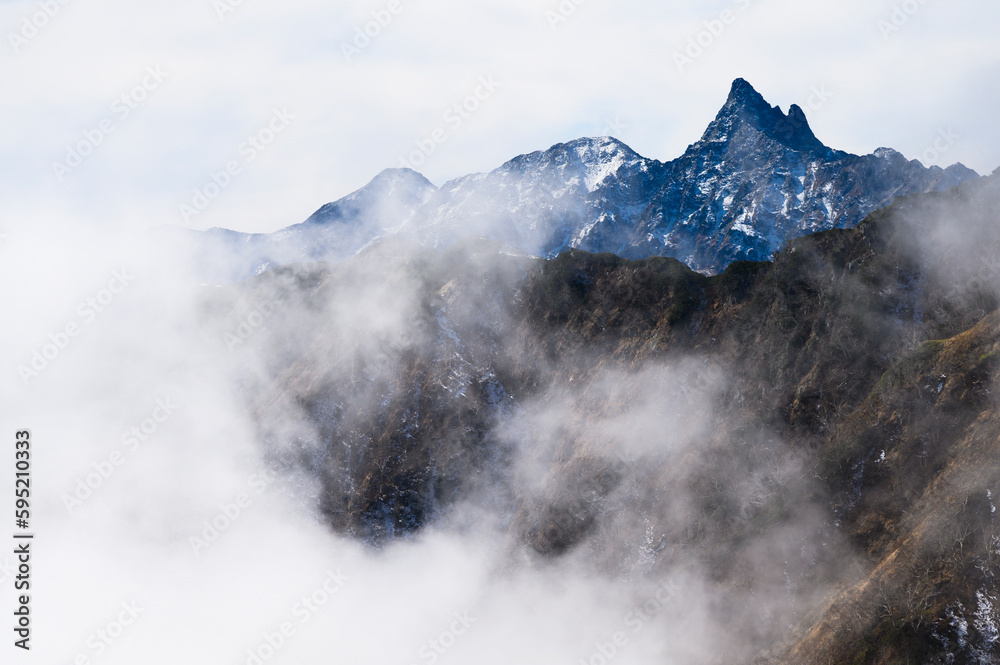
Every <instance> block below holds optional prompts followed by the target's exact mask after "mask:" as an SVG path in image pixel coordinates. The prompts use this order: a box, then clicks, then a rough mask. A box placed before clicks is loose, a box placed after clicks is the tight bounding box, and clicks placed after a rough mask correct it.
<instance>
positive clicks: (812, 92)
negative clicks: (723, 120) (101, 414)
mask: <svg viewBox="0 0 1000 665" xmlns="http://www.w3.org/2000/svg"><path fill="white" fill-rule="evenodd" d="M62 3H64V4H60V1H59V0H31V1H21V0H16V1H11V0H0V31H2V34H3V40H2V43H0V105H2V109H3V122H2V124H0V150H2V154H3V157H4V158H3V160H2V162H0V233H3V234H7V235H12V234H16V233H17V232H18V229H19V228H28V227H33V228H34V229H35V230H37V229H39V228H48V227H49V226H50V225H52V224H55V223H72V224H74V225H80V226H81V227H84V228H86V227H96V228H104V227H107V228H117V227H121V226H136V227H144V226H153V225H161V224H178V225H185V224H186V225H188V226H191V227H194V228H207V227H210V226H224V227H228V228H234V229H240V230H247V231H269V230H274V229H278V228H281V227H284V226H287V225H289V224H293V223H297V222H299V221H302V220H303V219H305V218H306V217H307V216H308V215H309V214H310V213H312V212H313V211H314V210H315V209H316V208H318V207H319V206H320V205H322V204H323V203H326V202H328V201H332V200H335V199H337V198H339V197H340V196H343V195H345V194H347V193H349V192H350V191H352V190H354V189H357V188H358V187H361V186H363V185H364V184H365V183H366V182H367V181H369V180H370V179H371V178H372V177H373V176H374V175H375V174H377V173H378V172H379V171H381V170H382V169H384V168H387V167H394V166H399V165H401V164H402V163H404V162H403V160H408V161H407V163H410V164H413V165H414V166H417V163H419V167H418V170H420V171H421V172H422V173H424V174H425V175H426V176H427V177H428V178H429V179H430V180H431V181H433V182H434V183H435V184H438V185H440V184H442V183H444V182H445V181H447V180H448V179H450V178H454V177H457V176H460V175H464V174H466V173H470V172H475V171H485V170H490V169H492V168H495V167H496V166H499V165H500V164H501V163H503V162H504V161H506V160H507V159H509V158H511V157H513V156H515V155H517V154H520V153H523V152H530V151H533V150H538V149H544V148H547V147H549V146H551V145H553V144H555V143H558V142H561V141H566V140H570V139H573V138H577V137H580V136H597V135H605V134H610V135H613V136H617V137H618V138H620V139H621V140H623V141H625V142H626V143H628V144H629V145H631V146H632V147H633V148H634V149H635V150H636V151H638V152H639V153H641V154H643V155H644V156H647V157H652V158H656V159H661V160H668V159H672V158H674V157H677V156H678V155H680V154H681V153H682V152H683V151H684V149H685V147H686V146H687V145H688V144H690V143H692V142H693V141H695V140H697V139H698V138H699V136H700V135H701V133H702V131H703V130H704V128H705V126H706V125H707V124H708V123H709V122H710V121H711V119H712V117H713V116H714V114H715V113H716V112H717V111H718V109H719V107H720V106H721V105H722V103H723V102H724V101H725V98H726V95H727V93H728V91H729V86H730V84H731V82H732V80H733V79H734V78H736V77H743V78H746V79H747V80H749V81H750V82H751V83H752V84H753V85H754V86H755V87H756V88H757V89H758V90H759V91H760V92H761V93H762V94H763V95H764V97H765V98H766V99H768V100H769V101H770V102H771V103H772V104H777V105H779V106H781V107H782V109H786V110H787V108H788V105H789V104H792V103H797V104H799V105H800V106H803V107H804V108H805V109H806V113H807V115H808V117H809V119H810V122H811V123H812V126H813V129H814V131H815V132H816V134H817V136H818V137H819V138H820V139H821V140H822V141H824V142H825V143H826V144H827V145H830V146H832V147H835V148H839V149H842V150H847V151H850V152H855V153H868V152H871V151H873V150H874V149H876V148H878V147H880V146H889V147H893V148H895V149H897V150H899V151H901V152H902V153H903V154H904V155H906V156H907V157H909V158H919V159H922V160H924V161H931V160H933V161H934V162H935V163H938V164H941V165H947V164H950V163H953V162H958V161H960V162H962V163H964V164H966V165H967V166H969V167H971V168H974V169H976V170H977V171H978V172H980V173H982V174H986V173H990V172H992V171H993V170H994V169H995V168H997V167H998V166H1000V130H998V128H997V123H996V121H995V118H996V110H997V108H998V107H1000V40H997V39H996V36H995V35H996V26H997V25H1000V5H998V4H997V3H996V2H995V0H967V1H963V2H948V3H946V2H943V0H937V1H934V0H924V1H923V2H918V0H908V1H907V2H898V3H897V2H893V1H889V0H874V1H873V0H864V1H862V0H841V1H840V2H836V3H834V2H815V1H805V2H803V1H802V0H796V1H792V0H725V1H718V2H697V3H694V2H690V3H677V2H662V1H657V2H652V1H646V0H616V1H615V2H610V1H608V0H576V2H575V3H574V2H573V0H565V1H564V2H563V3H562V4H560V2H559V0H547V1H529V0H503V1H502V2H501V1H500V0H478V1H477V2H460V1H459V0H420V1H419V2H418V1H416V0H411V1H407V0H394V1H390V0H359V1H357V2H324V1H321V0H284V1H283V2H276V1H268V0H242V2H241V1H240V0H170V1H169V2H167V1H165V0H144V1H143V2H141V3H140V2H126V1H125V0H62ZM43 5H48V9H47V11H48V13H49V14H53V16H52V17H51V18H49V17H48V16H45V15H44V14H43V13H42V12H43V11H46V10H44V9H43ZM723 12H726V13H723ZM379 18H380V19H381V23H383V24H385V25H384V26H383V25H380V24H378V23H373V21H376V20H377V19H379ZM26 21H27V22H26ZM39 25H40V26H41V27H36V26H39ZM366 27H367V29H368V32H369V33H372V34H373V35H374V36H372V37H365V38H360V37H358V34H359V31H362V32H363V31H364V30H365V29H366ZM366 40H367V42H366ZM689 40H694V42H696V43H697V42H700V43H701V45H700V46H692V45H691V41H689ZM345 46H349V47H350V48H345ZM680 56H683V58H681V57H680ZM482 81H486V82H489V83H490V84H489V85H488V86H487V85H485V84H484V83H482ZM137 86H138V88H137ZM477 93H478V94H479V97H480V99H476V100H475V101H474V102H473V101H472V100H469V101H468V102H467V104H468V105H469V106H470V107H477V108H475V110H473V111H471V112H467V111H465V110H463V111H462V113H461V114H459V113H458V112H456V111H454V110H452V111H449V110H450V109H453V107H454V106H455V105H456V104H460V103H462V102H463V100H466V99H467V98H468V97H469V96H470V95H473V96H474V95H476V94H477ZM123 95H125V98H124V99H123V98H122V96H123ZM108 130H110V131H108ZM264 130H267V131H264ZM273 130H280V131H273ZM435 130H440V131H437V132H436V133H435ZM249 137H258V138H259V140H258V141H257V144H258V145H257V146H254V145H253V144H252V143H249V142H247V140H248V138H249ZM435 138H436V140H435ZM269 139H270V143H268V144H267V145H264V143H265V142H266V141H267V140H269ZM419 142H423V145H424V147H425V152H427V151H429V152H431V154H430V155H429V156H426V157H424V156H423V155H418V156H417V158H416V159H414V158H413V157H412V155H413V153H414V151H415V150H418V146H417V144H418V143H419ZM935 143H937V148H935ZM81 144H82V145H81ZM942 147H944V148H945V150H940V148H942ZM259 148H262V149H259ZM431 148H432V150H431ZM81 153H87V154H81ZM227 165H228V166H229V167H230V169H231V173H229V174H223V175H219V172H221V171H225V169H226V167H227ZM213 174H215V180H216V182H217V183H219V184H220V185H221V186H220V187H219V188H218V189H216V186H215V183H213ZM196 191H201V192H202V193H203V194H206V193H207V194H209V195H211V196H212V197H213V199H212V201H211V202H210V203H209V204H208V205H207V206H206V205H205V202H204V201H202V202H200V206H199V205H196V204H199V201H198V199H197V197H196ZM182 204H184V205H188V206H190V207H191V208H192V209H194V208H196V207H203V208H204V210H203V211H199V213H198V214H197V215H188V216H187V219H185V218H184V217H183V216H182V209H181V205H182Z"/></svg>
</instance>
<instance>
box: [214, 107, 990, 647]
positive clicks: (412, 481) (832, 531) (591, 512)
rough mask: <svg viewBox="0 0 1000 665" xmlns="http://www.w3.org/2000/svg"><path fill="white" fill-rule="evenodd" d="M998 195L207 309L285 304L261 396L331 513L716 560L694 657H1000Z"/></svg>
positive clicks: (335, 281)
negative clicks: (692, 251) (687, 246)
mask: <svg viewBox="0 0 1000 665" xmlns="http://www.w3.org/2000/svg"><path fill="white" fill-rule="evenodd" d="M761 112H763V109H761ZM714 131H718V132H721V133H722V134H726V135H729V133H730V132H729V130H725V129H724V128H722V127H721V126H720V127H717V128H716V130H710V132H714ZM794 142H795V144H796V146H799V147H801V148H802V149H803V150H812V151H817V152H818V151H821V150H822V148H820V147H819V146H818V145H817V144H816V143H814V142H813V141H811V140H810V139H809V137H808V136H806V135H804V134H803V135H799V136H798V138H796V139H795V141H794ZM796 149H798V148H796ZM840 159H847V158H846V157H840ZM878 159H881V158H878ZM636 164H638V162H637V163H636ZM636 164H633V166H636ZM623 168H625V167H624V163H623ZM636 168H638V167H636ZM434 196H436V193H433V194H431V196H430V197H429V198H428V201H433V200H434ZM998 203H1000V174H994V175H993V176H991V177H989V178H983V179H979V180H975V181H972V182H969V183H966V184H964V185H962V186H960V187H958V188H956V189H954V190H950V191H947V192H940V193H933V194H924V195H913V196H906V197H903V198H901V199H899V200H897V201H896V203H895V204H893V205H892V206H890V207H889V208H887V209H884V210H880V211H878V212H876V213H874V214H871V215H869V216H868V217H867V219H865V220H864V222H862V223H861V224H859V225H857V226H856V227H855V228H851V229H834V230H829V231H825V232H822V233H818V234H814V235H810V236H807V237H803V238H800V239H797V240H794V241H792V242H791V243H790V244H789V246H788V247H787V248H786V249H784V250H783V251H781V252H779V253H778V254H777V255H776V256H775V258H774V261H773V262H744V261H737V262H734V263H732V264H730V265H729V266H728V268H727V269H726V270H725V271H723V272H721V273H720V274H718V275H715V276H705V275H702V274H699V273H697V272H694V271H692V270H691V269H689V268H688V267H687V266H685V265H683V264H682V263H680V262H678V261H676V260H674V259H671V258H662V257H654V258H647V259H643V260H638V261H633V260H628V259H624V258H619V257H617V256H614V255H611V254H590V253H586V252H582V251H579V250H573V251H569V252H566V253H563V254H561V255H559V256H558V257H557V258H555V259H553V260H549V261H544V260H539V259H534V258H530V257H526V256H511V255H510V253H509V252H506V251H504V250H503V248H502V247H501V246H499V245H497V244H495V243H490V242H484V241H475V242H473V241H468V240H466V241H462V242H457V243H455V244H452V245H451V246H449V247H448V248H447V249H445V250H434V249H430V248H427V247H425V246H423V245H420V244H418V243H412V242H409V241H407V240H405V239H402V238H392V239H387V240H384V241H381V242H377V243H375V244H374V245H372V246H371V247H369V248H368V249H367V250H365V251H364V252H362V253H361V254H360V255H358V256H356V257H354V258H353V259H350V260H348V261H345V262H343V263H340V264H338V265H333V266H329V265H314V266H298V267H291V268H283V269H280V270H274V271H269V272H267V273H265V274H263V275H261V276H260V277H258V278H257V279H254V280H251V281H250V282H247V283H246V284H243V285H239V286H236V287H231V288H230V289H225V290H222V291H217V292H216V293H215V294H214V295H213V296H212V298H211V300H209V301H207V302H206V305H205V306H206V311H207V312H209V313H217V312H227V315H226V316H225V317H223V318H221V319H219V320H218V326H219V331H220V333H224V332H225V331H227V330H230V329H232V328H233V327H234V326H235V325H236V323H237V322H239V321H242V320H244V319H245V318H246V315H247V312H248V311H252V310H253V309H254V307H256V306H257V305H259V304H260V303H261V302H263V301H266V302H270V303H273V304H274V305H275V307H276V308H277V310H276V311H279V312H280V316H273V317H271V318H270V319H269V321H268V323H267V324H266V325H265V326H263V327H262V329H261V330H260V331H259V332H257V333H256V334H255V335H254V336H252V337H250V338H249V339H248V340H247V341H246V342H245V343H244V344H243V345H242V346H240V348H239V351H238V352H240V353H245V354H247V358H248V360H249V359H251V358H253V359H260V358H263V359H265V362H264V363H263V365H261V366H260V367H258V368H257V371H253V372H249V371H248V374H247V377H246V384H245V386H244V390H245V393H246V395H247V399H248V408H251V409H252V410H253V411H254V413H255V414H256V417H257V419H258V422H259V425H260V431H261V436H262V439H263V440H264V441H265V442H266V445H267V446H268V450H269V453H270V455H271V457H272V459H273V460H274V462H275V464H276V465H277V466H284V467H295V468H304V469H307V470H308V471H309V473H310V475H311V476H312V477H314V478H317V479H318V482H319V490H318V494H317V509H318V510H319V511H320V512H321V514H322V515H323V516H324V517H325V519H326V520H327V521H328V523H329V524H330V525H331V527H332V528H334V529H336V530H338V531H341V532H344V533H349V534H353V535H355V536H356V537H358V538H361V539H363V540H365V541H366V542H369V543H371V544H372V545H375V546H377V545H378V544H379V543H384V542H386V541H387V540H389V539H398V538H406V537H410V536H411V535H413V534H418V533H420V531H421V530H422V529H424V528H426V527H427V526H429V525H433V526H434V528H438V529H446V530H456V531H457V532H460V533H461V532H465V531H467V530H469V529H483V528H486V529H488V530H491V531H493V532H495V533H497V534H501V535H502V537H503V539H504V542H506V543H507V545H506V546H507V547H508V549H509V551H510V557H511V561H512V565H514V564H513V562H518V563H517V564H516V565H543V564H542V563H541V562H544V561H558V560H564V559H567V558H570V559H572V560H574V561H576V562H577V564H578V565H584V566H588V567H590V568H591V569H592V570H593V571H594V574H595V575H607V576H608V577H610V578H614V579H630V580H644V579H648V580H656V579H662V577H663V576H664V575H666V574H676V575H681V576H682V577H685V579H694V580H697V585H696V586H697V588H698V589H699V593H700V594H702V596H703V597H707V598H710V599H711V602H710V603H709V604H708V607H709V608H710V609H708V610H706V616H704V617H700V619H699V620H701V621H703V622H707V623H713V622H715V623H717V625H718V626H723V627H725V638H724V639H723V638H719V639H714V640H709V641H708V642H709V643H708V644H706V645H705V646H704V650H705V651H704V653H702V654H700V655H699V657H698V658H694V657H692V658H691V659H689V660H684V657H683V656H681V655H677V654H675V655H674V656H675V659H677V658H680V659H681V660H677V662H727V663H741V662H746V663H749V662H755V663H789V664H791V663H795V664H796V665H802V664H804V663H817V664H818V663H823V664H834V665H837V664H841V663H843V664H845V665H846V664H860V663H872V664H875V663H877V664H884V665H888V664H890V663H905V662H913V663H917V662H920V663H958V664H972V663H990V662H995V659H996V658H998V657H1000V656H998V653H997V652H998V649H1000V645H998V644H997V642H998V641H1000V638H998V635H1000V629H998V626H1000V609H998V605H997V603H998V600H997V599H998V589H997V580H996V575H997V572H998V567H997V565H998V563H1000V555H998V554H997V552H1000V534H998V533H997V531H996V514H995V512H996V509H995V505H994V503H995V496H996V493H997V492H998V491H1000V464H997V459H1000V456H998V454H1000V448H998V447H1000V413H998V410H997V402H996V398H995V394H996V386H995V381H996V377H997V372H998V370H1000V328H998V323H1000V319H998V314H997V313H996V311H997V308H998V306H1000V270H998V269H997V266H998V265H1000V233H998V232H997V229H998V228H1000V226H998V225H1000V216H998V212H997V211H998V210H1000V207H998ZM346 303H351V307H348V305H347V304H346ZM357 303H361V304H362V306H361V307H360V308H359V309H356V308H354V307H355V306H356V305H357ZM346 311H351V312H352V315H351V316H344V312H346ZM214 315H215V314H213V316H214ZM221 337H222V335H221V334H220V338H221ZM484 525H485V526H484ZM531 562H538V563H537V564H533V563H531Z"/></svg>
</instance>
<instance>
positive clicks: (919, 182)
mask: <svg viewBox="0 0 1000 665" xmlns="http://www.w3.org/2000/svg"><path fill="white" fill-rule="evenodd" d="M975 177H977V174H976V173H975V172H973V171H971V170H970V169H967V168H965V167H964V166H962V165H960V164H958V165H954V166H951V167H949V168H947V169H941V168H940V167H937V166H932V167H930V168H926V167H924V166H923V165H922V164H920V163H919V162H918V161H916V160H912V161H907V160H906V159H905V158H904V157H903V156H902V155H900V154H899V153H898V152H896V151H894V150H891V149H888V148H880V149H879V150H877V151H875V153H873V154H871V155H864V156H858V155H852V154H848V153H845V152H841V151H838V150H834V149H831V148H828V147H827V146H825V145H823V143H822V142H821V141H820V140H819V139H817V138H816V136H815V135H814V134H813V132H812V130H811V129H810V127H809V123H808V121H807V120H806V117H805V113H804V112H803V111H802V109H801V108H799V107H798V106H794V105H793V106H792V107H791V108H790V109H789V111H788V113H787V114H786V113H784V112H783V111H781V110H780V109H779V108H777V107H772V106H771V105H769V104H768V103H767V102H766V101H765V100H764V98H763V97H762V96H761V95H760V94H759V93H758V92H757V91H756V90H754V88H753V87H752V86H751V85H750V84H749V83H747V82H746V81H744V80H742V79H737V81H735V82H734V83H733V87H732V90H731V91H730V94H729V98H728V99H727V100H726V103H725V104H724V106H723V107H722V109H721V110H720V111H719V113H718V115H717V116H716V118H715V119H714V120H713V121H712V123H711V124H710V125H709V126H708V128H707V129H706V131H705V133H704V135H703V136H702V138H701V139H700V140H699V141H697V142H696V143H694V144H692V145H691V146H690V147H689V148H688V149H687V151H686V152H685V153H684V155H682V156H681V157H679V158H677V159H675V160H673V161H669V162H659V161H657V160H655V159H647V158H645V157H642V156H641V155H639V154H637V153H636V152H635V151H633V150H632V149H631V148H629V147H628V146H627V145H625V144H624V143H622V142H621V141H618V140H617V139H614V138H610V137H601V138H581V139H577V140H575V141H570V142H568V143H560V144H558V145H555V146H553V147H551V148H549V149H548V150H543V151H537V152H533V153H530V154H526V155H520V156H518V157H515V158H513V159H511V160H510V161H508V162H507V163H505V164H503V165H502V166H500V167H498V168H497V169H495V170H493V171H491V172H489V173H478V174H471V175H467V176H463V177H461V178H457V179H455V180H452V181H450V182H447V183H445V184H444V185H442V186H441V187H440V188H438V187H435V186H434V185H433V184H431V183H430V182H429V181H427V180H426V179H425V178H424V177H423V176H421V175H420V174H418V173H416V172H414V171H412V170H409V169H389V170H386V171H383V172H382V173H381V174H379V175H378V176H377V177H376V178H375V179H374V180H372V182H371V183H369V184H368V185H366V186H365V187H364V188H362V189H360V190H358V191H356V192H354V193H352V194H350V195H348V196H346V197H344V198H343V199H340V200H338V201H336V202H334V203H330V204H327V205H325V206H323V207H322V208H320V209H319V210H318V211H317V212H316V213H315V214H314V215H313V216H312V217H310V218H309V220H307V222H306V223H304V224H298V225H295V226H292V227H289V228H287V229H284V230H282V231H278V232H276V233H273V234H270V235H256V236H242V235H241V236H239V238H240V239H239V241H238V242H235V243H231V244H229V245H228V246H227V249H229V250H230V251H235V252H236V253H237V254H241V255H242V256H243V257H244V263H245V264H246V274H254V273H255V272H256V271H257V270H259V269H260V268H261V267H262V266H267V265H275V264H280V263H290V262H298V261H309V260H329V261H339V260H343V259H344V258H347V257H349V256H352V255H354V254H355V253H357V252H358V251H359V250H360V249H362V248H364V247H366V246H367V245H368V244H369V243H370V242H371V241H373V240H375V239H377V238H380V237H385V236H388V235H397V234H401V235H404V236H406V237H408V238H410V239H412V240H416V241H417V242H420V243H421V244H424V245H428V246H432V247H445V246H448V245H450V244H452V243H454V242H456V241H458V240H459V239H461V238H465V237H470V236H472V237H485V238H490V239H492V240H496V241H500V242H504V243H507V244H509V245H510V246H511V247H512V248H516V249H517V250H519V251H522V252H525V253H528V254H531V255H535V256H544V257H548V258H551V257H554V256H556V255H557V254H559V253H560V252H564V251H566V250H568V249H574V248H575V249H582V250H585V251H589V252H595V253H596V252H612V253H615V254H619V255H621V256H626V257H629V258H645V257H650V256H670V257H673V258H677V259H680V260H681V261H683V262H684V263H687V264H688V265H689V266H691V267H692V268H694V269H696V270H700V271H703V272H709V273H714V272H719V271H721V270H722V269H724V268H725V267H726V266H727V265H728V264H729V263H731V262H733V261H736V260H751V261H763V260H768V259H770V258H771V255H772V254H773V253H774V252H775V251H777V250H778V249H780V248H781V247H782V245H784V243H785V242H786V241H788V240H790V239H792V238H796V237H799V236H802V235H806V234H808V233H814V232H816V231H822V230H826V229H832V228H849V227H852V226H854V225H855V224H857V223H858V222H860V221H861V220H862V219H864V217H865V216H867V215H868V214H869V213H871V212H873V211H874V210H877V209H878V208H881V207H884V206H886V205H888V204H889V203H891V202H892V201H893V199H895V198H896V197H898V196H901V195H904V194H910V193H918V192H927V191H934V190H941V189H947V188H949V187H952V186H954V185H957V184H959V183H961V182H963V181H965V180H968V179H970V178H975ZM217 249H218V246H217V245H215V246H214V249H213V251H215V250H217Z"/></svg>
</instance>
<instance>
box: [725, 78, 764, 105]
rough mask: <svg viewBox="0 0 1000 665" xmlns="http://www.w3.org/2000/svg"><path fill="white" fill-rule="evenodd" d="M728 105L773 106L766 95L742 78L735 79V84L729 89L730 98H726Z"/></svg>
mask: <svg viewBox="0 0 1000 665" xmlns="http://www.w3.org/2000/svg"><path fill="white" fill-rule="evenodd" d="M726 106H729V107H737V106H738V107H743V108H764V109H770V108H771V106H770V105H769V104H768V103H767V100H765V99H764V96H763V95H761V94H760V93H759V92H757V90H756V88H754V87H753V86H752V85H750V82H749V81H747V80H746V79H742V78H738V79H736V80H735V81H733V85H732V87H731V88H730V89H729V98H728V99H727V100H726Z"/></svg>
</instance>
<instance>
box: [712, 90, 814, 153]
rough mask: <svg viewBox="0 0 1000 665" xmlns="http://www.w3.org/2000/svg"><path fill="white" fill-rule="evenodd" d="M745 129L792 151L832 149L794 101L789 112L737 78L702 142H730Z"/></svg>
mask: <svg viewBox="0 0 1000 665" xmlns="http://www.w3.org/2000/svg"><path fill="white" fill-rule="evenodd" d="M744 129H750V130H752V131H755V132H757V133H759V134H763V135H764V136H766V137H768V138H769V139H771V140H773V141H775V142H777V143H779V144H781V145H784V146H785V147H787V148H791V149H793V150H797V151H803V152H805V151H822V152H826V151H829V148H827V147H826V146H824V145H823V143H822V142H821V141H820V140H819V139H817V138H816V135H815V134H813V132H812V129H811V128H810V127H809V121H808V120H806V114H805V112H804V111H803V110H802V108H801V107H800V106H798V105H797V104H792V105H791V106H790V107H789V108H788V114H787V115H786V114H785V113H783V112H782V111H781V109H780V108H778V107H777V106H771V105H770V104H769V103H768V102H767V100H765V99H764V97H763V96H762V95H761V94H760V93H759V92H757V90H756V89H754V87H753V86H752V85H750V83H749V82H747V81H746V79H742V78H738V79H736V80H735V81H733V85H732V88H731V89H730V91H729V97H728V99H726V103H725V104H724V105H723V107H722V109H720V110H719V113H718V115H716V117H715V120H713V121H712V123H711V124H710V125H709V126H708V129H707V130H705V134H704V136H702V138H701V142H700V143H702V144H704V143H717V142H729V141H731V140H732V139H733V138H734V137H735V136H736V135H737V134H739V133H740V132H741V130H744Z"/></svg>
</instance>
